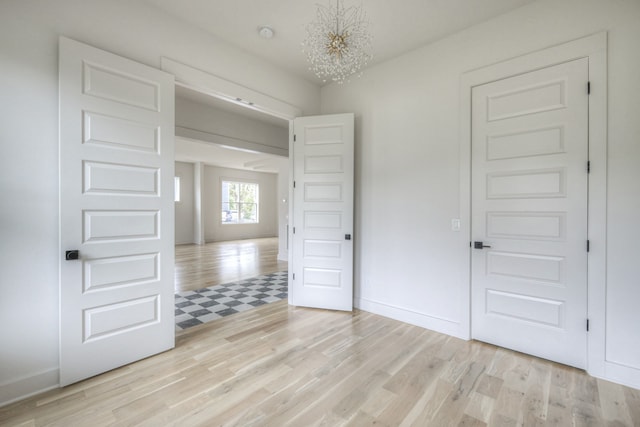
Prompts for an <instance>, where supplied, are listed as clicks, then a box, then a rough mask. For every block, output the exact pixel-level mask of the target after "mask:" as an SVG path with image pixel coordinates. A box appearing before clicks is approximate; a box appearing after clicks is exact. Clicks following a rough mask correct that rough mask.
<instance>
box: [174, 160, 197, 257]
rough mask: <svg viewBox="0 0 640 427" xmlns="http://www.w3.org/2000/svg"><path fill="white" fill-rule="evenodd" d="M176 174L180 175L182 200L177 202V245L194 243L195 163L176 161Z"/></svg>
mask: <svg viewBox="0 0 640 427" xmlns="http://www.w3.org/2000/svg"><path fill="white" fill-rule="evenodd" d="M175 175H176V176H178V177H180V201H179V202H176V204H175V206H176V211H175V221H176V226H175V230H176V231H175V233H176V240H175V243H176V245H180V244H185V243H194V239H195V234H194V221H195V213H194V203H195V197H194V194H195V193H194V191H195V188H194V186H193V163H186V162H176V169H175Z"/></svg>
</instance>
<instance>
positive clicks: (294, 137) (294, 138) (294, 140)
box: [293, 134, 296, 142]
mask: <svg viewBox="0 0 640 427" xmlns="http://www.w3.org/2000/svg"><path fill="white" fill-rule="evenodd" d="M293 142H296V135H295V134H294V135H293Z"/></svg>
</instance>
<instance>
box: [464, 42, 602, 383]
mask: <svg viewBox="0 0 640 427" xmlns="http://www.w3.org/2000/svg"><path fill="white" fill-rule="evenodd" d="M579 58H588V59H589V81H590V82H591V94H590V96H589V124H588V126H589V160H590V162H591V173H590V174H589V184H588V200H589V202H588V212H587V215H588V229H587V230H588V238H589V240H590V242H591V248H590V251H589V253H588V267H587V282H588V283H587V301H588V302H587V313H588V317H589V321H590V326H589V333H588V335H587V371H588V372H589V373H590V374H591V375H594V376H597V377H604V376H605V367H606V366H605V365H606V363H605V362H606V361H605V359H606V354H605V332H606V324H605V321H606V303H605V301H606V300H605V296H606V237H607V236H606V219H607V215H606V214H607V205H606V200H607V33H606V32H600V33H596V34H593V35H590V36H587V37H583V38H580V39H577V40H573V41H570V42H567V43H564V44H560V45H557V46H552V47H549V48H546V49H542V50H539V51H536V52H532V53H529V54H525V55H522V56H519V57H516V58H512V59H509V60H506V61H504V62H500V63H497V64H492V65H489V66H486V67H482V68H478V69H475V70H471V71H468V72H466V73H464V74H463V75H462V76H461V79H460V123H459V129H460V223H461V228H460V231H461V233H460V247H461V249H460V257H461V259H462V260H463V265H465V266H466V268H465V269H464V270H463V271H462V272H461V274H462V283H466V286H467V292H463V293H462V295H461V297H462V298H461V302H460V304H461V307H460V308H461V310H460V313H461V333H462V335H463V336H464V337H466V338H467V339H470V338H471V295H472V294H471V291H472V289H471V250H472V249H470V247H469V242H471V239H472V236H471V231H472V230H471V90H472V88H473V87H474V86H479V85H483V84H486V83H491V82H494V81H497V80H502V79H505V78H508V77H513V76H516V75H520V74H524V73H527V72H531V71H535V70H539V69H542V68H546V67H549V66H553V65H557V64H561V63H564V62H567V61H571V60H574V59H579ZM586 89H587V88H585V90H586ZM585 243H586V242H585ZM463 286H464V285H463ZM609 374H610V373H609Z"/></svg>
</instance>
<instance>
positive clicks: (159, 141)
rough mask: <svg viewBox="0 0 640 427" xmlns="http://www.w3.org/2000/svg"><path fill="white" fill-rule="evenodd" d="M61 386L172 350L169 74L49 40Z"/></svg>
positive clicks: (171, 112)
mask: <svg viewBox="0 0 640 427" xmlns="http://www.w3.org/2000/svg"><path fill="white" fill-rule="evenodd" d="M59 55H60V58H59V59H60V63H59V67H60V70H59V71H60V75H59V78H60V82H59V84H60V250H61V261H60V384H61V385H63V386H64V385H67V384H70V383H73V382H76V381H80V380H82V379H84V378H88V377H91V376H94V375H97V374H100V373H102V372H105V371H108V370H111V369H113V368H116V367H118V366H122V365H125V364H128V363H131V362H134V361H136V360H139V359H142V358H144V357H147V356H151V355H153V354H156V353H159V352H162V351H165V350H168V349H170V348H173V346H174V335H175V332H174V328H175V326H174V311H173V310H174V309H173V280H174V279H173V278H174V275H173V264H174V245H173V241H174V231H173V228H174V222H173V221H174V220H173V215H174V212H173V210H174V206H173V172H174V163H173V139H174V83H173V76H171V75H169V74H167V73H164V72H162V71H159V70H156V69H154V68H150V67H147V66H144V65H142V64H138V63H136V62H133V61H130V60H128V59H124V58H121V57H119V56H116V55H113V54H111V53H108V52H104V51H101V50H98V49H95V48H93V47H91V46H87V45H85V44H82V43H78V42H76V41H73V40H69V39H67V38H61V39H60V53H59Z"/></svg>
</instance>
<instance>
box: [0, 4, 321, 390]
mask: <svg viewBox="0 0 640 427" xmlns="http://www.w3.org/2000/svg"><path fill="white" fill-rule="evenodd" d="M60 34H62V35H65V36H68V37H71V38H74V39H77V40H79V41H83V42H85V43H88V44H91V45H93V46H96V47H99V48H102V49H106V50H108V51H111V52H113V53H116V54H119V55H122V56H124V57H128V58H131V59H134V60H136V61H138V62H141V63H144V64H147V65H151V66H154V67H156V68H159V64H160V57H161V56H167V57H169V58H172V59H175V60H177V61H180V62H182V63H185V64H189V65H191V66H193V67H195V68H198V69H202V70H204V71H207V72H209V73H211V74H215V75H217V76H220V77H222V78H225V79H228V80H232V81H234V82H237V83H238V84H241V85H243V86H246V87H249V88H251V89H254V90H256V91H259V92H262V93H265V94H267V95H270V96H273V97H274V98H277V99H281V100H283V101H285V102H287V103H289V104H292V105H295V106H298V107H300V108H301V109H302V110H303V111H304V113H305V114H314V113H317V112H318V110H319V89H318V87H317V86H315V85H313V84H311V83H309V82H307V81H305V80H303V79H300V78H298V77H296V76H293V75H291V74H289V73H287V72H284V71H282V70H280V69H278V68H277V67H274V66H272V65H270V64H268V63H266V62H265V61H262V60H260V59H258V58H255V57H252V56H250V55H248V54H246V53H244V52H242V51H239V50H236V49H235V48H233V47H231V46H229V45H227V44H225V43H223V42H221V41H219V40H218V39H215V38H213V37H212V36H210V35H208V34H207V33H205V32H204V31H201V30H198V29H195V28H191V27H189V26H187V25H185V24H183V23H181V22H180V21H176V20H174V19H173V18H171V17H170V16H169V15H167V14H165V13H164V12H162V11H159V10H157V9H154V8H152V7H150V6H147V5H145V4H144V3H143V2H131V1H126V0H91V1H86V0H56V1H55V2H54V1H50V0H3V1H2V2H0V69H1V70H2V79H0V93H1V94H2V96H1V97H0V147H1V148H0V150H1V151H0V191H1V194H2V195H3V197H4V198H5V201H8V202H4V203H2V204H1V205H0V235H1V238H0V287H1V291H0V292H1V294H0V295H1V298H0V324H2V325H5V326H6V325H11V327H5V328H3V332H2V336H1V339H2V345H1V350H0V402H7V401H10V400H12V399H14V398H17V397H20V396H23V395H26V394H29V393H32V392H35V391H38V390H41V389H43V388H47V387H51V386H55V385H57V369H58V327H57V325H58V259H59V255H60V254H59V247H58V214H57V212H58V166H57V165H58V71H57V67H58V60H57V56H58V48H57V46H58V36H59V35H60ZM25 298H27V299H28V306H25Z"/></svg>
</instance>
